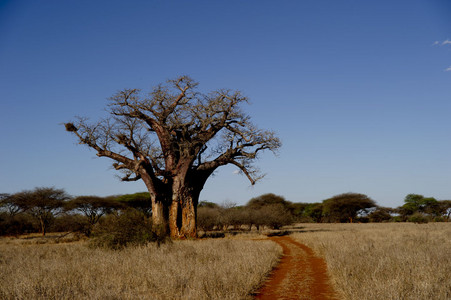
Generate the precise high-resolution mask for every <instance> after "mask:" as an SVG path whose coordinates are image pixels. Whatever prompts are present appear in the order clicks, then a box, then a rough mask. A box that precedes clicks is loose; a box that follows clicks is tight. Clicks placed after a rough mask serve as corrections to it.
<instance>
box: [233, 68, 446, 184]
mask: <svg viewBox="0 0 451 300" xmlns="http://www.w3.org/2000/svg"><path fill="white" fill-rule="evenodd" d="M450 68H451V67H450ZM233 174H235V175H236V174H240V171H238V170H235V171H233Z"/></svg>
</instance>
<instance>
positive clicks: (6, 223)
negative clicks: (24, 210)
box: [0, 214, 39, 235]
mask: <svg viewBox="0 0 451 300" xmlns="http://www.w3.org/2000/svg"><path fill="white" fill-rule="evenodd" d="M38 231H39V227H38V225H37V224H35V222H34V220H33V219H32V218H31V217H30V216H29V215H26V214H18V215H15V216H12V217H11V216H9V215H7V214H1V215H0V235H20V234H25V233H32V232H38Z"/></svg>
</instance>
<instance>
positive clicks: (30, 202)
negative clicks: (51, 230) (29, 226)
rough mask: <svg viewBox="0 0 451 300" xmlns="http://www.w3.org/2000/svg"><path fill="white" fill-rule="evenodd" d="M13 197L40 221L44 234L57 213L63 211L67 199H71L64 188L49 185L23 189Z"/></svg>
mask: <svg viewBox="0 0 451 300" xmlns="http://www.w3.org/2000/svg"><path fill="white" fill-rule="evenodd" d="M13 197H14V198H15V201H16V203H17V205H18V206H19V207H20V208H21V209H22V210H23V211H25V212H27V213H28V214H30V215H31V216H32V217H34V218H35V219H36V220H38V221H39V225H40V227H41V233H42V235H43V236H45V234H46V232H47V228H48V226H49V225H50V223H51V221H52V220H53V218H54V217H55V215H57V214H59V213H60V212H62V210H63V206H64V204H65V201H66V200H69V199H70V196H69V195H68V194H66V192H65V191H64V190H62V189H55V188H47V187H40V188H35V189H34V190H31V191H22V192H19V193H16V194H14V195H13Z"/></svg>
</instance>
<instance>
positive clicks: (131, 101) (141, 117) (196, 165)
mask: <svg viewBox="0 0 451 300" xmlns="http://www.w3.org/2000/svg"><path fill="white" fill-rule="evenodd" d="M197 85H198V84H197V83H196V82H194V81H193V80H192V79H191V78H189V77H187V76H181V77H179V78H177V79H175V80H169V81H168V82H167V85H161V84H160V85H158V86H157V87H156V88H154V89H153V91H152V92H151V93H150V94H148V95H145V94H143V93H142V92H141V90H139V89H125V90H122V91H120V92H118V93H116V94H115V95H113V96H112V97H111V98H109V105H108V109H107V111H108V113H109V116H108V117H106V118H105V119H102V120H100V121H99V122H97V123H89V122H88V121H87V120H86V119H83V118H79V119H78V121H77V122H75V123H66V124H65V126H66V130H67V131H70V132H72V133H73V134H75V135H76V136H77V137H78V139H79V142H80V144H84V145H86V146H88V147H90V148H92V149H94V150H95V151H96V152H97V156H99V157H108V158H110V159H112V160H114V161H115V162H114V164H113V166H114V168H115V169H116V170H120V171H122V172H124V176H123V177H122V180H123V181H135V180H143V181H144V183H145V185H146V187H147V189H148V191H149V193H150V198H151V201H152V219H153V222H154V224H156V225H161V226H162V227H163V228H164V229H165V230H167V226H168V227H169V228H168V229H169V231H170V235H171V236H172V237H174V238H177V237H195V236H196V213H197V211H196V210H197V203H198V199H199V194H200V192H201V190H202V189H203V187H204V184H205V183H206V181H207V179H208V178H209V177H210V175H212V174H213V172H214V171H215V170H217V169H218V168H219V167H221V166H224V165H227V164H232V165H235V166H236V167H237V168H239V169H240V170H241V172H242V173H243V174H244V175H246V176H247V178H248V179H249V180H250V182H251V184H254V183H255V182H256V181H257V180H258V179H260V178H261V175H260V173H259V171H258V169H257V168H256V167H255V166H253V164H252V162H253V161H254V160H255V158H257V155H258V154H259V153H260V152H261V151H263V150H271V151H275V150H277V149H278V148H279V147H280V145H281V144H280V141H279V139H278V138H277V137H276V136H275V134H274V133H273V132H271V131H264V130H261V129H258V128H256V127H255V126H254V125H253V124H252V123H251V122H250V118H249V116H247V115H246V114H245V113H244V112H243V111H242V110H241V108H240V106H241V104H243V103H246V102H247V98H246V97H244V96H243V95H242V94H241V93H240V92H238V91H231V90H217V91H214V92H211V93H208V94H202V93H199V92H198V91H197Z"/></svg>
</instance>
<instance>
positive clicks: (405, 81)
mask: <svg viewBox="0 0 451 300" xmlns="http://www.w3.org/2000/svg"><path fill="white" fill-rule="evenodd" d="M450 15H451V4H449V2H448V1H445V0H421V1H418V0H410V1H385V0H382V1H333V0H331V1H318V0H316V1H294V0H293V1H287V0H286V1H264V0H258V1H257V0H248V1H233V0H232V1H212V0H209V1H194V0H193V1H186V0H183V1H181V0H180V1H176V0H171V1H161V0H160V1H157V0H149V1H111V0H110V1H83V0H77V1H56V0H54V1H46V0H43V1H32V0H27V1H25V0H24V1H22V0H15V1H0V93H1V94H0V136H1V142H0V166H1V167H0V192H7V193H14V192H17V191H20V190H23V189H32V188H34V187H37V186H55V187H58V188H64V189H66V191H67V192H69V193H70V194H72V195H87V194H96V195H111V194H123V193H132V192H136V191H143V190H145V186H144V184H143V183H141V182H137V183H122V182H120V181H119V180H118V179H117V178H115V176H114V175H115V172H114V171H113V170H112V169H111V167H110V165H111V162H110V161H109V160H108V159H106V158H103V159H98V158H96V156H95V153H94V152H93V151H90V150H89V149H88V148H86V147H83V146H80V145H77V143H76V140H75V139H74V137H73V136H71V135H70V134H68V133H66V132H65V131H64V127H63V126H62V125H61V123H62V122H67V121H69V120H71V119H73V117H74V116H88V117H90V118H92V119H96V118H99V117H100V116H102V115H104V107H105V104H106V98H108V97H109V96H111V95H112V94H113V93H115V92H116V91H118V90H121V89H124V88H135V87H136V88H142V89H144V90H149V89H150V88H151V87H152V86H155V85H156V84H158V83H160V82H164V81H165V80H166V79H169V78H175V77H176V76H178V75H181V74H188V75H190V76H191V77H193V78H194V79H195V80H197V81H198V82H200V90H201V91H205V92H207V91H210V90H214V89H218V88H231V89H237V90H241V91H243V93H244V94H245V95H247V96H248V97H249V98H250V99H251V103H252V104H251V105H250V106H248V107H246V110H247V111H248V112H249V114H250V115H251V116H252V118H253V121H254V123H256V124H257V125H258V126H259V127H261V128H267V129H272V130H274V131H276V132H277V133H278V135H279V137H280V138H281V139H282V142H283V147H282V149H281V150H280V153H279V155H278V156H277V157H275V156H273V155H271V154H265V155H263V156H262V157H261V159H260V160H259V162H258V164H259V166H260V168H261V169H262V170H263V171H264V172H265V173H267V176H266V177H265V178H264V179H263V180H261V181H260V182H259V183H257V185H255V186H252V187H251V186H250V185H249V182H248V181H247V179H246V178H245V177H243V176H239V175H236V174H234V170H235V169H234V168H232V167H224V168H223V169H220V170H219V171H218V172H217V173H216V174H215V176H214V177H212V178H211V179H210V180H209V181H208V182H207V184H206V186H205V189H204V190H203V192H202V194H201V200H208V201H213V202H217V203H221V202H223V201H231V202H236V203H238V204H244V203H246V202H247V201H248V200H249V199H250V198H252V197H255V196H258V195H260V194H263V193H269V192H271V193H275V194H279V195H282V196H284V197H285V198H286V199H287V200H290V201H293V202H319V201H322V200H324V199H326V198H329V197H331V196H333V195H336V194H340V193H344V192H358V193H364V194H367V195H368V196H370V197H372V198H373V199H374V200H375V201H376V202H377V203H378V204H380V205H384V206H390V207H395V206H399V205H401V204H402V202H403V199H404V197H405V196H406V195H407V194H409V193H418V194H423V195H425V196H432V197H436V198H437V199H451V172H450V171H451V151H450V149H451V118H450V113H451V101H450V100H451V99H450V97H451V92H450V87H451V41H450V39H451V18H450Z"/></svg>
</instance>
